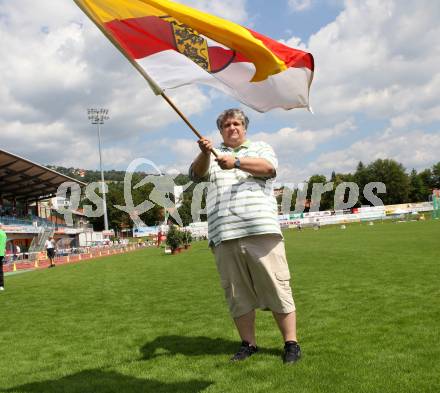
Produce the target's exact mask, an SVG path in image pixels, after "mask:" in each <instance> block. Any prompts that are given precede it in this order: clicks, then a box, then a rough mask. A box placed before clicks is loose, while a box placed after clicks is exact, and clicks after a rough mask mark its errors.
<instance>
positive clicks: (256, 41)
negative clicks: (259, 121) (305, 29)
mask: <svg viewBox="0 0 440 393" xmlns="http://www.w3.org/2000/svg"><path fill="white" fill-rule="evenodd" d="M74 1H75V2H76V3H77V4H78V6H79V7H80V8H81V9H82V10H83V11H84V12H85V13H86V14H87V15H88V16H89V17H90V18H91V19H92V20H93V21H94V22H95V24H96V25H97V26H98V27H99V28H100V29H101V31H102V32H103V33H104V34H105V35H106V36H107V37H108V38H109V39H110V40H111V41H112V42H113V43H114V44H115V45H116V46H117V47H118V49H119V50H120V51H121V52H122V53H123V54H124V55H125V56H126V57H127V59H128V60H129V61H130V62H131V63H132V64H133V65H134V66H135V67H136V68H137V69H138V70H139V71H140V72H141V73H142V75H143V76H144V77H145V78H146V79H147V81H148V82H149V83H150V86H151V87H152V88H153V90H154V91H155V93H156V94H160V93H161V91H162V90H164V89H170V88H176V87H179V86H183V85H188V84H192V83H202V84H206V85H209V86H212V87H215V88H217V89H220V90H222V91H223V92H225V93H227V94H229V95H232V96H233V97H235V98H236V99H237V100H239V101H241V102H242V103H243V104H245V105H248V106H250V107H251V108H254V109H255V110H257V111H260V112H266V111H268V110H270V109H272V108H284V109H292V108H308V107H309V89H310V85H311V83H312V79H313V69H314V62H313V56H312V55H311V54H310V53H307V52H304V51H301V50H298V49H293V48H290V47H288V46H286V45H283V44H281V43H280V42H277V41H275V40H273V39H271V38H268V37H265V36H264V35H262V34H259V33H257V32H255V31H252V30H250V29H247V28H245V27H243V26H240V25H238V24H235V23H233V22H230V21H227V20H225V19H222V18H219V17H216V16H213V15H210V14H207V13H204V12H201V11H198V10H196V9H193V8H190V7H187V6H184V5H182V4H179V3H174V2H172V1H168V0H74Z"/></svg>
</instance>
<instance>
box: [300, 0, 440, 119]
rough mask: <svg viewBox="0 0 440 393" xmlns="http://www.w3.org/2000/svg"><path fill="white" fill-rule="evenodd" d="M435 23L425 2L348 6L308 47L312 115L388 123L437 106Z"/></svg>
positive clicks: (438, 31)
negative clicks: (358, 115)
mask: <svg viewBox="0 0 440 393" xmlns="http://www.w3.org/2000/svg"><path fill="white" fill-rule="evenodd" d="M439 17H440V7H436V6H433V3H432V2H431V1H429V0H424V1H405V2H397V1H392V0H385V1H379V0H370V1H360V0H358V1H350V2H346V8H345V9H344V11H343V12H341V14H340V15H339V16H338V17H337V18H336V20H335V21H334V22H332V23H330V24H328V25H327V26H325V27H323V28H322V29H321V30H320V31H319V32H317V33H316V34H314V35H313V36H312V37H311V38H310V40H309V42H308V50H310V51H311V52H312V53H313V55H314V57H315V60H316V73H315V80H314V82H313V85H312V100H313V104H314V108H315V110H316V111H317V112H320V113H326V114H330V113H333V114H334V113H353V112H363V113H366V114H369V115H371V116H378V117H384V116H390V117H391V116H397V115H399V114H402V113H403V112H405V111H407V110H409V109H419V108H427V107H429V106H432V105H436V104H437V101H438V94H437V91H438V89H437V88H438V83H439V82H438V79H439V76H440V69H439V67H438V64H440V38H439V37H440V25H439V24H438V23H437V21H438V19H439Z"/></svg>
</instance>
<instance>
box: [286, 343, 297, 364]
mask: <svg viewBox="0 0 440 393" xmlns="http://www.w3.org/2000/svg"><path fill="white" fill-rule="evenodd" d="M300 358H301V348H300V347H299V345H298V343H297V342H295V341H287V342H286V344H285V345H284V355H283V362H284V363H295V362H297V361H298V360H299V359H300Z"/></svg>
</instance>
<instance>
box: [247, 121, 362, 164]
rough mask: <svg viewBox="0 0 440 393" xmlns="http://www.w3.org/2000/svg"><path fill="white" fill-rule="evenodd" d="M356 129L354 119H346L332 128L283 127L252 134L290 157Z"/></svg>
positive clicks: (311, 149) (281, 155) (282, 155)
mask: <svg viewBox="0 0 440 393" xmlns="http://www.w3.org/2000/svg"><path fill="white" fill-rule="evenodd" d="M355 129H356V126H355V124H354V123H353V120H346V121H343V122H341V123H338V124H336V125H334V126H333V127H331V128H324V129H320V130H311V129H310V130H301V129H298V128H282V129H280V130H279V131H277V132H275V133H265V132H259V133H257V134H251V135H250V137H251V138H252V139H255V140H261V141H264V142H267V143H269V144H270V145H271V146H272V147H273V148H274V150H275V152H276V153H277V155H278V156H280V157H286V158H288V157H290V156H291V155H292V152H294V154H295V155H298V154H301V155H302V154H303V153H310V152H312V151H314V150H315V149H316V148H317V146H319V145H320V144H323V143H325V142H328V141H330V140H332V139H334V138H337V137H340V136H341V135H344V134H346V133H349V132H352V131H354V130H355Z"/></svg>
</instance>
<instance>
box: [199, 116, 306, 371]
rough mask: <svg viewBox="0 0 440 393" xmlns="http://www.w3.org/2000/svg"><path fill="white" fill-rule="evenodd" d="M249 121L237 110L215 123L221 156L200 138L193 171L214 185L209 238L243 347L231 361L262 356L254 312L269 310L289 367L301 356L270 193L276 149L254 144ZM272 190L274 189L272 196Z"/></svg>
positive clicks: (209, 207) (209, 204)
mask: <svg viewBox="0 0 440 393" xmlns="http://www.w3.org/2000/svg"><path fill="white" fill-rule="evenodd" d="M248 124H249V120H248V118H247V116H246V115H245V114H244V113H243V112H242V111H241V110H239V109H229V110H226V111H224V112H223V113H222V114H221V115H220V116H219V117H218V119H217V126H218V128H219V130H220V133H221V136H222V138H223V143H222V144H221V145H220V147H219V148H218V149H217V150H218V151H219V154H218V156H217V158H215V159H214V158H213V157H212V156H211V151H212V149H213V146H212V143H211V141H209V140H208V139H205V138H201V139H200V140H199V142H198V143H199V147H200V150H201V152H200V154H199V155H198V156H197V157H196V159H195V160H194V162H193V164H192V165H191V168H190V177H191V178H192V179H193V180H194V181H203V180H204V181H209V182H210V183H211V187H210V189H209V192H208V196H207V211H208V234H209V241H210V245H211V247H212V249H213V252H214V255H215V260H216V263H217V269H218V272H219V275H220V279H221V284H222V287H223V289H224V292H225V297H226V300H227V302H228V305H229V310H230V313H231V316H232V317H233V319H234V322H235V325H236V327H237V330H238V333H239V335H240V337H241V340H242V343H241V347H240V349H239V351H238V352H237V353H236V354H235V355H234V356H233V357H232V358H231V360H232V361H240V360H245V359H246V358H248V357H249V356H251V355H253V354H254V353H256V352H257V351H258V347H257V345H256V338H255V309H257V308H261V309H264V310H270V311H272V313H273V316H274V318H275V320H276V322H277V324H278V327H279V329H280V331H281V334H282V336H283V339H284V342H285V345H284V354H283V360H284V362H285V363H294V362H296V361H297V360H298V359H299V358H300V356H301V350H300V347H299V345H298V343H297V337H296V314H295V304H294V301H293V298H292V290H291V288H290V284H289V280H290V272H289V267H288V265H287V260H286V254H285V249H284V241H283V236H282V234H281V230H280V226H279V223H278V217H277V204H276V199H275V197H274V195H273V192H272V187H267V184H266V183H267V182H271V181H273V179H274V178H275V176H276V170H277V166H278V162H277V158H276V156H275V153H274V152H273V150H272V148H271V147H270V146H269V145H268V144H266V143H264V142H251V141H250V140H248V139H247V136H246V131H247V126H248ZM268 190H270V191H269V192H268Z"/></svg>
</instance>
